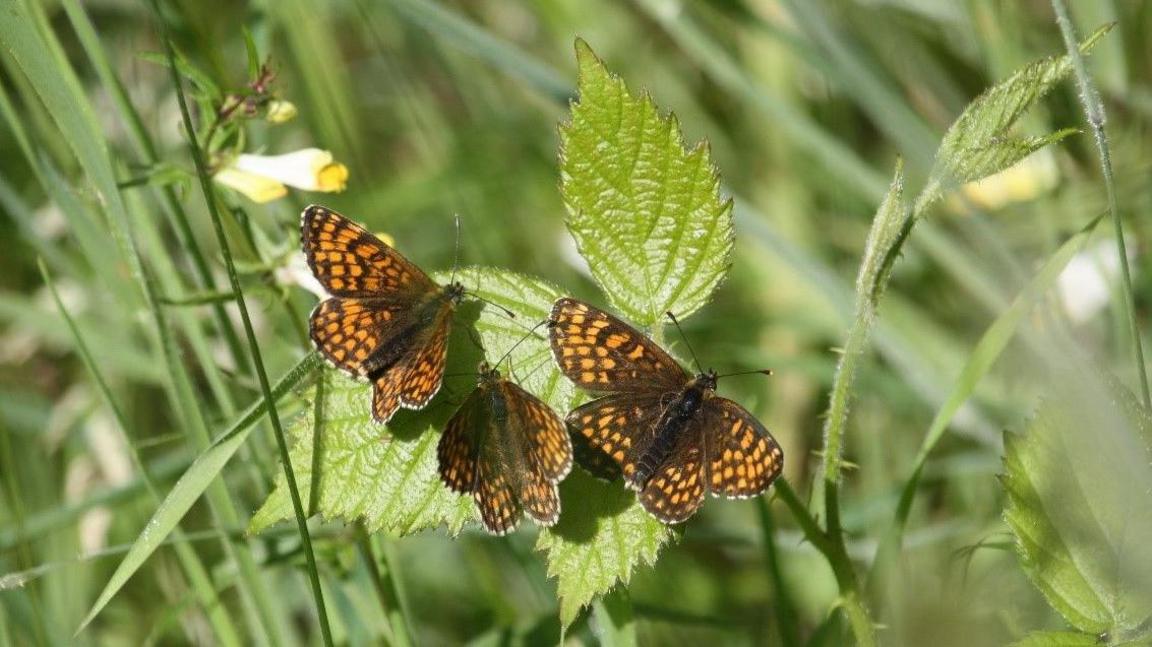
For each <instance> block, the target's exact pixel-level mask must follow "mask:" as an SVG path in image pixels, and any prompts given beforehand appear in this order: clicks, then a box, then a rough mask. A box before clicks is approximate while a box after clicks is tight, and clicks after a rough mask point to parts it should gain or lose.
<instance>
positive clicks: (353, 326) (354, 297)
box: [300, 205, 464, 423]
mask: <svg viewBox="0 0 1152 647" xmlns="http://www.w3.org/2000/svg"><path fill="white" fill-rule="evenodd" d="M300 232H301V234H300V238H301V245H302V246H303V248H304V255H305V257H306V258H307V261H308V267H309V268H311V270H312V273H313V274H314V275H315V276H316V279H317V280H319V281H320V284H321V285H323V286H324V289H325V290H327V291H328V293H329V294H331V295H332V296H331V298H329V299H326V300H324V301H321V302H320V304H319V305H317V306H316V309H315V310H313V311H312V315H311V317H310V319H309V326H308V328H309V334H310V336H311V337H312V341H313V343H315V345H316V348H317V349H318V350H319V351H320V353H321V354H322V355H323V356H324V358H325V359H327V360H328V362H330V363H331V364H332V365H333V366H335V367H337V368H339V369H341V370H343V371H346V372H348V373H350V374H352V375H353V376H356V377H358V378H361V379H366V380H368V381H369V382H371V383H372V417H373V419H375V420H376V421H377V422H380V423H386V422H388V421H389V420H390V419H391V418H392V416H393V414H395V413H396V411H397V409H399V408H400V407H405V408H408V409H421V408H423V407H424V406H426V405H427V404H428V402H429V401H431V400H432V397H433V396H435V395H436V392H437V391H439V390H440V383H441V381H442V379H443V377H444V364H445V361H446V358H447V352H448V334H449V332H450V330H451V327H452V314H453V311H454V310H455V309H456V306H457V304H459V303H460V300H461V299H462V298H463V297H464V287H463V286H462V285H461V284H459V283H457V282H455V281H453V282H451V283H449V284H448V285H445V286H441V285H438V284H437V283H436V282H435V281H433V280H432V279H431V278H430V277H429V276H428V275H427V274H425V273H424V271H423V270H421V269H420V268H419V267H416V265H414V264H413V263H412V262H411V261H409V260H408V259H406V258H404V257H403V256H401V255H400V253H399V252H397V251H396V250H395V249H392V248H391V247H390V246H388V245H387V244H385V243H384V241H382V240H380V239H379V238H377V237H376V236H374V235H373V234H372V233H370V232H369V231H367V230H366V229H364V228H363V227H361V226H360V225H358V224H356V223H354V222H352V221H351V220H349V219H347V218H345V217H344V216H342V215H340V214H338V213H336V212H335V211H331V210H330V209H326V208H324V207H321V206H317V205H312V206H310V207H308V208H306V209H304V213H303V215H302V216H301V222H300Z"/></svg>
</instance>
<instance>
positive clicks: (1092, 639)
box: [1012, 631, 1100, 647]
mask: <svg viewBox="0 0 1152 647" xmlns="http://www.w3.org/2000/svg"><path fill="white" fill-rule="evenodd" d="M1099 646H1100V640H1099V638H1098V637H1097V636H1095V635H1093V634H1085V633H1080V632H1078V631H1036V632H1033V633H1030V634H1028V635H1027V636H1025V637H1024V638H1023V639H1022V640H1018V641H1016V642H1014V643H1012V647H1099Z"/></svg>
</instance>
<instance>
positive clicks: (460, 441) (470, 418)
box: [436, 387, 487, 494]
mask: <svg viewBox="0 0 1152 647" xmlns="http://www.w3.org/2000/svg"><path fill="white" fill-rule="evenodd" d="M484 399H485V398H484V390H483V388H482V387H477V388H476V389H475V390H474V391H472V393H471V394H469V395H468V398H467V399H465V400H464V404H462V405H460V408H459V409H457V410H456V413H455V414H453V415H452V419H451V420H449V421H448V425H447V426H446V427H445V428H444V434H443V435H441V436H440V443H439V444H438V445H437V446H436V459H437V462H438V463H439V467H440V469H439V471H440V480H441V481H443V482H444V485H447V486H448V488H449V489H451V490H452V491H453V492H460V493H461V494H467V493H469V492H472V490H473V489H474V488H475V486H476V473H477V471H476V458H477V449H478V447H477V444H478V443H479V439H480V436H481V434H483V425H486V424H487V421H486V420H484V418H485V412H484V406H483V405H484Z"/></svg>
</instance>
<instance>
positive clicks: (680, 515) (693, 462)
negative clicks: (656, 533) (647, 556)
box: [638, 426, 705, 523]
mask: <svg viewBox="0 0 1152 647" xmlns="http://www.w3.org/2000/svg"><path fill="white" fill-rule="evenodd" d="M704 455H705V453H704V444H703V434H702V433H701V429H700V428H699V427H698V426H695V427H689V428H687V429H685V430H684V432H683V433H681V434H680V435H679V436H678V437H677V438H676V444H675V445H673V447H672V453H670V454H669V455H668V457H667V458H665V459H664V461H663V462H662V463H661V464H660V466H659V467H658V468H657V469H656V471H655V472H654V473H653V474H652V477H651V478H649V479H648V482H647V484H646V485H645V486H644V489H643V490H641V491H640V496H639V497H638V498H639V499H640V504H641V505H643V506H644V509H645V510H647V511H648V512H649V513H650V514H651V515H652V516H654V517H656V518H657V519H659V520H660V521H662V522H664V523H680V522H682V521H685V520H687V519H688V518H689V517H691V516H692V515H694V514H696V511H697V510H699V509H700V504H701V503H703V501H704V487H705V485H704Z"/></svg>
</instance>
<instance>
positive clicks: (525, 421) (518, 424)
mask: <svg viewBox="0 0 1152 647" xmlns="http://www.w3.org/2000/svg"><path fill="white" fill-rule="evenodd" d="M500 386H501V388H503V390H504V400H505V402H506V403H507V408H508V417H509V425H510V426H511V427H512V428H513V429H515V430H518V431H519V433H520V434H521V435H522V437H523V441H524V451H525V454H526V456H525V458H526V459H527V460H528V461H529V463H530V464H531V465H532V466H533V471H535V472H539V474H540V476H541V477H542V478H543V479H544V480H545V481H546V482H549V483H558V482H559V481H561V480H562V479H563V478H564V477H565V476H568V472H569V471H571V469H572V441H570V440H569V439H568V431H567V429H565V427H564V420H562V419H561V418H560V416H559V415H557V414H556V412H555V411H553V410H552V407H550V406H548V405H547V404H545V403H544V402H543V401H541V400H540V398H537V397H536V396H534V395H532V394H531V393H529V392H527V391H525V390H524V389H522V388H520V387H519V386H518V385H516V384H514V383H512V382H509V381H508V380H502V381H501V382H500Z"/></svg>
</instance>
